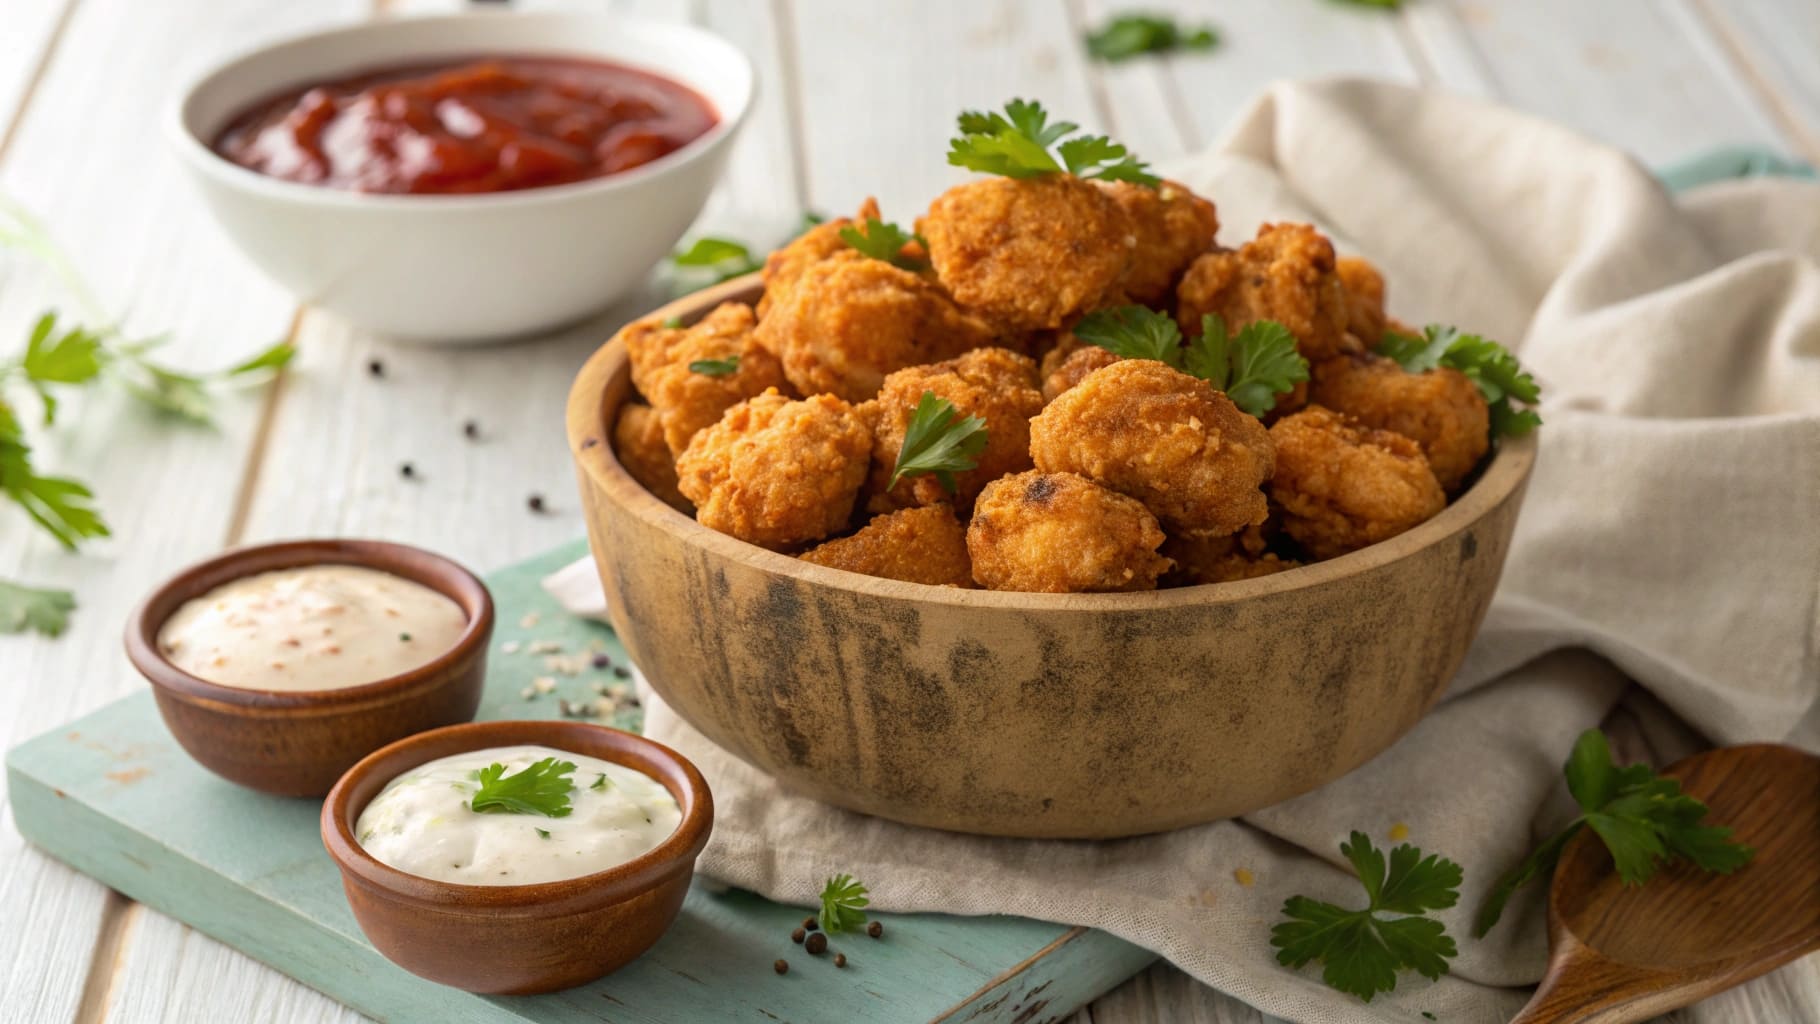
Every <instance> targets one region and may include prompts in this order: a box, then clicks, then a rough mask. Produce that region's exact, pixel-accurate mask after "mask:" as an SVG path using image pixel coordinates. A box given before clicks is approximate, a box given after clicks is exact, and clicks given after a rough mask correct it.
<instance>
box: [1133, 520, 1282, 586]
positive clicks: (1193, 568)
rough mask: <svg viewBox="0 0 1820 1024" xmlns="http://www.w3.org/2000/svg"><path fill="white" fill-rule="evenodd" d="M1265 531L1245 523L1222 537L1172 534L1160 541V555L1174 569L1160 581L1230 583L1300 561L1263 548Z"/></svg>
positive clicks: (1193, 583)
mask: <svg viewBox="0 0 1820 1024" xmlns="http://www.w3.org/2000/svg"><path fill="white" fill-rule="evenodd" d="M1266 525H1268V524H1266ZM1266 533H1267V530H1266V526H1247V527H1246V528H1245V529H1243V530H1240V531H1239V532H1238V533H1234V534H1228V535H1226V536H1224V537H1189V536H1184V535H1181V534H1177V535H1175V536H1172V537H1170V538H1169V539H1168V540H1167V541H1164V542H1163V554H1164V555H1165V556H1167V557H1168V558H1169V559H1170V561H1173V562H1174V563H1175V568H1174V569H1173V570H1171V571H1170V573H1169V575H1168V577H1167V578H1165V580H1164V583H1165V584H1166V585H1169V586H1178V587H1189V586H1198V585H1200V584H1204V583H1230V582H1232V581H1233V580H1251V579H1257V578H1258V577H1260V576H1270V575H1273V574H1275V573H1279V572H1282V571H1284V570H1285V569H1294V568H1295V567H1297V566H1298V565H1300V564H1301V563H1300V562H1296V561H1294V560H1291V559H1286V558H1279V557H1278V556H1277V555H1275V554H1273V553H1272V552H1270V551H1268V550H1266V545H1267V544H1268V543H1269V538H1268V537H1267V535H1266Z"/></svg>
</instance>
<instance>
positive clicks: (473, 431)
mask: <svg viewBox="0 0 1820 1024" xmlns="http://www.w3.org/2000/svg"><path fill="white" fill-rule="evenodd" d="M461 434H462V436H463V437H466V438H467V439H468V440H470V441H473V440H476V439H478V438H479V437H480V423H479V421H477V420H469V421H467V422H466V423H463V424H462V425H461Z"/></svg>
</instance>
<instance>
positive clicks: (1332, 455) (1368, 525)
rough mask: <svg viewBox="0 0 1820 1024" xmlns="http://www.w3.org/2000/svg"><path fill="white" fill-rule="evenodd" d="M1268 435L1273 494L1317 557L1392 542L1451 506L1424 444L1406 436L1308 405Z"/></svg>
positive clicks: (1297, 536)
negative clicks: (1273, 451)
mask: <svg viewBox="0 0 1820 1024" xmlns="http://www.w3.org/2000/svg"><path fill="white" fill-rule="evenodd" d="M1270 436H1271V438H1272V439H1273V440H1274V441H1275V442H1276V447H1277V472H1276V476H1275V477H1274V478H1272V480H1271V481H1270V497H1271V500H1272V501H1274V502H1276V504H1278V505H1280V506H1282V509H1283V532H1284V533H1287V534H1288V535H1289V536H1290V538H1291V539H1293V540H1294V541H1296V543H1298V544H1300V545H1301V546H1302V548H1303V550H1305V551H1307V552H1308V554H1309V555H1310V556H1312V557H1314V558H1316V559H1324V558H1333V557H1336V556H1338V555H1343V554H1345V553H1347V552H1348V551H1356V550H1358V549H1359V548H1362V547H1365V546H1367V545H1370V544H1376V543H1377V542H1379V541H1381V540H1388V539H1389V538H1391V537H1394V536H1396V535H1397V534H1399V533H1402V532H1403V531H1405V530H1407V529H1409V528H1410V527H1412V526H1415V525H1416V524H1418V523H1421V522H1424V521H1426V520H1427V519H1429V518H1431V517H1433V516H1434V515H1435V514H1436V513H1438V512H1440V511H1441V509H1442V508H1443V507H1445V506H1446V504H1447V497H1446V495H1444V494H1442V493H1441V485H1440V484H1439V483H1437V482H1436V481H1435V475H1434V472H1433V471H1432V470H1430V469H1429V468H1428V460H1427V459H1425V458H1423V456H1422V449H1421V447H1420V446H1419V445H1417V444H1416V443H1415V442H1414V441H1411V440H1410V439H1409V438H1407V437H1404V436H1403V435H1402V434H1397V433H1393V432H1391V431H1388V430H1378V429H1375V428H1372V427H1368V426H1365V425H1364V424H1362V423H1359V422H1357V421H1355V420H1348V419H1347V418H1346V417H1344V416H1342V415H1340V414H1339V413H1337V412H1334V411H1332V410H1331V409H1325V408H1322V407H1321V406H1318V405H1311V406H1309V407H1308V408H1306V409H1304V410H1302V411H1301V412H1299V413H1296V414H1295V415H1294V416H1289V417H1286V418H1284V419H1282V420H1280V421H1278V422H1277V424H1276V425H1275V426H1273V427H1271V428H1270Z"/></svg>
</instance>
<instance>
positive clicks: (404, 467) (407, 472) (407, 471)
mask: <svg viewBox="0 0 1820 1024" xmlns="http://www.w3.org/2000/svg"><path fill="white" fill-rule="evenodd" d="M398 475H399V476H401V477H404V478H405V479H406V480H410V479H413V478H415V477H416V476H417V467H416V466H413V465H411V464H410V463H408V462H401V463H399V465H398Z"/></svg>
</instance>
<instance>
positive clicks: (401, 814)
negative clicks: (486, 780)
mask: <svg viewBox="0 0 1820 1024" xmlns="http://www.w3.org/2000/svg"><path fill="white" fill-rule="evenodd" d="M546 757H554V758H556V759H557V760H558V761H570V762H573V763H574V764H575V766H576V767H575V772H574V774H573V775H572V776H571V779H572V780H573V782H574V784H575V788H574V789H573V790H571V791H570V792H569V805H570V808H571V809H570V812H569V814H568V815H567V816H565V817H561V818H551V817H546V816H545V815H542V814H492V813H480V812H478V811H474V810H472V809H470V808H469V806H468V801H469V800H471V799H473V797H474V793H475V792H476V791H477V790H478V789H479V788H480V783H479V782H478V781H476V778H475V776H476V773H478V772H479V771H480V769H482V768H485V767H487V766H488V765H491V764H494V763H498V764H503V765H505V767H506V775H508V776H510V775H514V774H516V773H518V772H520V771H522V770H524V769H525V768H526V767H528V766H529V765H531V764H534V763H536V762H537V761H540V760H542V759H544V758H546ZM603 776H604V777H605V781H604V782H602V781H601V779H602V777H603ZM681 821H682V810H681V808H680V807H678V806H677V803H676V798H675V797H672V796H671V795H670V791H669V790H667V789H665V788H664V787H663V786H662V785H661V784H660V783H658V781H657V780H656V779H653V778H651V777H650V776H648V775H646V774H644V773H643V772H639V771H636V770H634V769H631V768H627V767H624V766H623V765H617V764H614V763H612V762H610V761H603V760H601V759H600V758H597V757H588V756H586V755H583V754H571V753H568V752H566V751H562V750H553V749H551V748H549V747H538V746H523V747H494V748H493V749H491V750H476V751H473V752H471V753H466V754H456V755H453V756H451V757H445V758H441V759H439V760H435V761H430V762H428V763H426V764H422V765H419V766H418V767H416V768H413V769H411V770H410V771H408V772H406V773H404V774H403V775H400V776H399V777H398V778H396V779H393V780H392V781H391V782H389V783H387V784H386V787H385V789H383V790H380V792H379V795H378V796H375V797H374V798H373V800H372V802H371V803H369V804H367V806H366V809H365V810H363V811H361V812H360V819H359V820H358V821H356V822H355V823H354V837H355V839H356V840H357V841H358V842H359V843H360V845H361V846H362V847H363V848H364V849H365V850H366V851H367V852H368V853H370V854H372V855H373V857H374V858H375V859H377V860H378V861H379V862H380V863H382V864H387V865H390V866H392V867H395V868H397V869H398V870H400V871H404V872H408V873H410V874H413V875H417V876H420V877H422V878H433V879H436V880H437V881H442V882H455V883H458V884H461V885H531V884H534V883H537V882H553V881H556V880H558V879H563V878H579V877H581V876H582V875H591V874H593V873H594V872H596V871H605V870H606V869H607V868H611V867H616V866H618V865H620V864H624V863H626V862H627V861H630V860H633V859H635V858H637V857H639V856H640V855H642V854H645V853H648V852H649V851H650V850H652V849H653V848H655V847H656V846H657V845H658V844H659V843H662V842H663V841H664V840H665V839H667V838H669V836H670V834H671V833H672V832H675V831H676V826H677V825H678V824H679V823H681Z"/></svg>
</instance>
